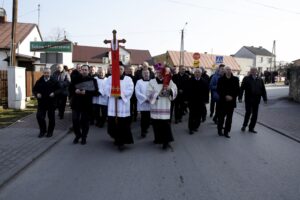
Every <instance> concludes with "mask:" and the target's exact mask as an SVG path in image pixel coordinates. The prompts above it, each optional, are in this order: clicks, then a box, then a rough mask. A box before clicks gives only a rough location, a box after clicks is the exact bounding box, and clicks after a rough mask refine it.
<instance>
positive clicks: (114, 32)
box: [104, 30, 126, 45]
mask: <svg viewBox="0 0 300 200" xmlns="http://www.w3.org/2000/svg"><path fill="white" fill-rule="evenodd" d="M112 33H113V40H104V44H108V43H112V44H113V45H116V43H117V41H118V44H119V43H125V42H126V40H125V39H122V40H117V31H116V30H113V31H112Z"/></svg>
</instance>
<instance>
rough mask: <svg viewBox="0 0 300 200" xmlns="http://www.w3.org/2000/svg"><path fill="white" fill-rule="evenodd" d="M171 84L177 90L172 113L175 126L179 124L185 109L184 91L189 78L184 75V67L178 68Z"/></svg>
mask: <svg viewBox="0 0 300 200" xmlns="http://www.w3.org/2000/svg"><path fill="white" fill-rule="evenodd" d="M172 80H173V82H174V83H175V84H176V86H177V89H178V94H177V97H176V99H175V100H174V113H175V124H177V123H179V122H181V120H182V116H183V115H184V111H185V108H186V105H185V101H186V96H185V93H186V92H185V90H186V89H187V84H188V81H189V76H188V75H187V74H186V73H185V67H184V66H179V73H178V74H174V75H173V77H172Z"/></svg>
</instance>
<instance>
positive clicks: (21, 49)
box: [16, 27, 42, 58]
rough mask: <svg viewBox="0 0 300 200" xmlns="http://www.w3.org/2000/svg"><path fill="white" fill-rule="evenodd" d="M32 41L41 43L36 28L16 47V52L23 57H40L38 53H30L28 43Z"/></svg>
mask: <svg viewBox="0 0 300 200" xmlns="http://www.w3.org/2000/svg"><path fill="white" fill-rule="evenodd" d="M32 41H42V38H41V37H40V34H39V32H38V29H37V27H35V28H34V29H33V30H32V31H31V33H29V35H28V36H27V37H26V38H25V39H24V40H23V41H22V43H20V45H19V46H18V48H17V50H16V52H17V53H19V54H23V55H28V56H34V57H38V58H39V57H40V52H31V51H30V42H32Z"/></svg>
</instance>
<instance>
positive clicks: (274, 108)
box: [236, 86, 300, 142]
mask: <svg viewBox="0 0 300 200" xmlns="http://www.w3.org/2000/svg"><path fill="white" fill-rule="evenodd" d="M267 94H268V99H269V100H268V104H266V105H265V104H264V103H261V104H260V108H259V114H258V121H259V122H260V123H262V124H264V125H266V126H267V127H270V128H273V129H274V130H276V131H278V132H280V133H282V134H284V135H287V136H288V137H292V138H294V139H296V140H297V141H299V142H300V131H299V130H300V123H299V122H300V104H299V103H296V102H293V101H291V100H290V99H289V98H288V94H289V88H288V87H286V86H285V87H282V86H281V87H279V86H276V87H267ZM236 111H237V112H238V113H240V114H244V113H245V106H244V104H238V107H237V109H236Z"/></svg>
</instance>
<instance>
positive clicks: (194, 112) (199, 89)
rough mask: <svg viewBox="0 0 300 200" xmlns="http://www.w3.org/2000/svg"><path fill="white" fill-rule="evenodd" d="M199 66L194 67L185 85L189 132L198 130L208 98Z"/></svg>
mask: <svg viewBox="0 0 300 200" xmlns="http://www.w3.org/2000/svg"><path fill="white" fill-rule="evenodd" d="M201 75H202V70H201V68H195V71H194V76H193V77H192V78H191V79H190V80H189V83H188V87H187V95H186V96H187V100H188V106H189V111H190V112H189V122H188V128H189V131H190V134H194V132H197V131H198V128H199V126H200V124H201V118H202V117H203V115H204V113H205V104H206V103H208V100H209V86H208V82H207V81H206V80H205V79H204V78H203V77H201Z"/></svg>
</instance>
